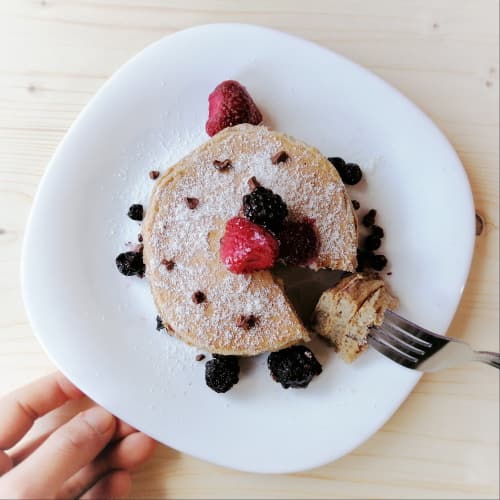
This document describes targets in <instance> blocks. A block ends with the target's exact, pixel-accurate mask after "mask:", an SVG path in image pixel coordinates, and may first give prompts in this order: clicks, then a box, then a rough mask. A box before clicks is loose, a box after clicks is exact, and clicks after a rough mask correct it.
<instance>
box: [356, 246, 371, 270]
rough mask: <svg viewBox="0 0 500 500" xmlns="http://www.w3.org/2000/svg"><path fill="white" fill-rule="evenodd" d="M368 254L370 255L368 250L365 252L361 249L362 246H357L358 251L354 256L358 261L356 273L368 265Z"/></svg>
mask: <svg viewBox="0 0 500 500" xmlns="http://www.w3.org/2000/svg"><path fill="white" fill-rule="evenodd" d="M370 255H371V254H370V252H367V251H366V250H363V249H362V248H358V253H357V256H356V259H357V261H358V265H357V267H356V271H357V272H358V273H360V272H362V271H364V270H365V269H366V268H367V267H368V264H369V260H370Z"/></svg>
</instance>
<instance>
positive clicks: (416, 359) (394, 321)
mask: <svg viewBox="0 0 500 500" xmlns="http://www.w3.org/2000/svg"><path fill="white" fill-rule="evenodd" d="M368 343H369V344H370V345H371V346H372V347H373V348H374V349H376V350H377V351H379V352H380V353H381V354H383V355H384V356H387V357H388V358H390V359H391V360H392V361H395V362H396V363H399V364H400V365H403V366H406V368H412V369H415V370H420V371H424V372H435V371H438V370H443V369H445V368H450V367H452V366H455V365H458V364H460V363H465V362H467V361H481V362H482V363H486V364H488V365H491V366H494V367H495V368H499V369H500V353H497V352H488V351H474V350H473V349H472V348H471V347H470V346H469V345H468V344H466V343H465V342H462V341H461V340H457V339H454V338H451V337H444V336H443V335H438V334H437V333H433V332H431V331H429V330H426V329H425V328H422V327H421V326H418V325H416V324H415V323H412V322H411V321H408V320H407V319H405V318H402V317H401V316H399V315H398V314H396V313H395V312H393V311H390V310H387V311H386V312H385V316H384V322H383V323H382V325H380V326H374V327H372V328H371V331H370V335H369V336H368Z"/></svg>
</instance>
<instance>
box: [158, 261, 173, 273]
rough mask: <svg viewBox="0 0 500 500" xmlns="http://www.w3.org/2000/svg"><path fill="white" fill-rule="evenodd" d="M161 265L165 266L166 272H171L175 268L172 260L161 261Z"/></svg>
mask: <svg viewBox="0 0 500 500" xmlns="http://www.w3.org/2000/svg"><path fill="white" fill-rule="evenodd" d="M161 264H162V265H163V266H165V268H166V269H167V271H171V270H172V269H173V268H174V266H175V262H174V261H173V260H169V259H163V260H162V261H161Z"/></svg>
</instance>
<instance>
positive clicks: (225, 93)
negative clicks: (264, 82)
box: [205, 80, 262, 137]
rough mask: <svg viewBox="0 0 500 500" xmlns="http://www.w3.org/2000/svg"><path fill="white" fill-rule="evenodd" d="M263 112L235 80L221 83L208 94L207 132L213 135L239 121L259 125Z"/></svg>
mask: <svg viewBox="0 0 500 500" xmlns="http://www.w3.org/2000/svg"><path fill="white" fill-rule="evenodd" d="M261 121H262V114H261V112H260V111H259V109H258V108H257V106H256V105H255V103H254V102H253V100H252V98H251V97H250V94H249V93H248V92H247V89H246V88H245V87H243V85H241V84H240V83H238V82H237V81H235V80H226V81H224V82H222V83H219V85H217V87H215V89H214V90H213V92H212V93H211V94H210V95H209V96H208V120H207V123H206V124H205V130H206V131H207V134H208V135H209V136H210V137H212V136H213V135H215V134H216V133H217V132H220V131H221V130H222V129H225V128H226V127H232V126H234V125H238V124H239V123H251V124H252V125H258V124H259V123H260V122H261Z"/></svg>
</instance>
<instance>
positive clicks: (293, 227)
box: [279, 221, 318, 266]
mask: <svg viewBox="0 0 500 500" xmlns="http://www.w3.org/2000/svg"><path fill="white" fill-rule="evenodd" d="M279 240H280V255H279V257H280V259H282V260H283V261H284V262H285V264H289V265H292V266H293V265H295V266H300V265H306V264H308V263H309V262H311V260H312V259H314V257H316V256H317V254H318V237H317V236H316V231H315V230H314V227H313V224H312V222H310V221H304V222H287V223H285V225H284V227H283V230H282V231H281V233H280V235H279Z"/></svg>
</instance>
